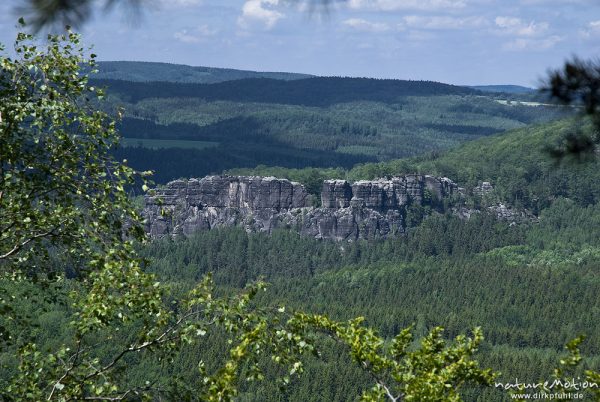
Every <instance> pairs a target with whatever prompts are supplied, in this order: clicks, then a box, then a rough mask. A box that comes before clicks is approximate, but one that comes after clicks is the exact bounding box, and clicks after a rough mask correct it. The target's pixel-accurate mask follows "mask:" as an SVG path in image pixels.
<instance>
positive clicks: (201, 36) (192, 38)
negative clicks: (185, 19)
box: [173, 24, 218, 43]
mask: <svg viewBox="0 0 600 402" xmlns="http://www.w3.org/2000/svg"><path fill="white" fill-rule="evenodd" d="M217 32H218V30H216V29H213V28H211V27H209V26H208V25H206V24H205V25H200V26H198V27H196V28H193V29H182V30H181V31H178V32H175V34H173V37H174V38H175V39H177V40H178V41H180V42H184V43H198V42H203V41H205V40H206V39H207V38H208V37H211V36H214V35H216V34H217Z"/></svg>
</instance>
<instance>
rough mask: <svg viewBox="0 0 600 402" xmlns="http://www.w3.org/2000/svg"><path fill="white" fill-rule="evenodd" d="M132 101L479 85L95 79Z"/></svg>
mask: <svg viewBox="0 0 600 402" xmlns="http://www.w3.org/2000/svg"><path fill="white" fill-rule="evenodd" d="M94 83H95V84H96V85H98V86H103V87H108V88H109V90H110V91H111V92H112V93H119V94H120V95H121V96H123V98H124V99H126V100H128V101H130V102H139V101H140V100H142V99H147V98H202V99H204V100H206V101H234V102H260V103H277V104H284V105H302V106H317V107H325V106H330V105H334V104H337V103H345V102H355V101H371V102H382V103H388V104H390V103H397V102H398V101H399V100H400V99H401V97H405V96H438V95H477V94H480V92H479V91H477V90H475V89H470V88H466V87H459V86H454V85H449V84H442V83H439V82H432V81H403V80H380V79H372V78H342V77H314V78H306V79H300V80H293V81H284V80H278V79H270V78H246V79H241V80H236V81H225V82H220V83H216V84H182V83H176V82H145V83H141V82H132V81H121V80H103V79H95V80H94Z"/></svg>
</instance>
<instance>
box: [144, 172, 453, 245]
mask: <svg viewBox="0 0 600 402" xmlns="http://www.w3.org/2000/svg"><path fill="white" fill-rule="evenodd" d="M456 188H457V187H456V185H455V184H454V183H453V182H452V181H451V180H449V179H446V178H437V177H433V176H423V175H407V176H402V177H394V178H392V179H386V180H375V181H358V182H355V183H352V184H350V183H349V182H347V181H345V180H326V181H325V182H323V189H322V192H321V206H320V207H314V206H312V205H311V201H310V196H309V194H308V192H307V191H306V189H305V188H304V186H303V185H301V184H299V183H295V182H291V181H289V180H285V179H277V178H274V177H246V176H208V177H205V178H203V179H200V180H198V179H190V180H176V181H172V182H170V183H168V184H167V185H166V186H165V187H163V188H160V189H156V190H155V191H154V194H153V195H149V196H146V207H145V209H144V215H145V217H146V222H147V230H148V232H149V234H150V235H151V236H152V237H160V236H165V235H189V234H191V233H193V232H195V231H197V230H208V229H212V228H217V227H225V226H243V227H244V228H245V229H246V230H248V231H253V232H258V231H264V232H271V231H272V230H273V229H275V228H280V227H286V228H292V229H295V230H297V231H299V232H300V233H302V234H304V235H307V236H312V237H315V238H321V239H334V240H347V241H351V240H356V239H370V238H377V237H389V236H396V235H399V234H402V233H404V231H405V230H406V225H405V217H406V210H407V208H408V206H410V205H413V204H417V205H423V204H426V203H429V204H435V203H436V200H440V199H442V198H443V197H446V196H448V195H449V194H451V193H452V192H454V191H455V190H456Z"/></svg>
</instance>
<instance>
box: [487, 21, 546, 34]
mask: <svg viewBox="0 0 600 402" xmlns="http://www.w3.org/2000/svg"><path fill="white" fill-rule="evenodd" d="M495 22H496V26H497V27H498V28H499V29H500V32H501V33H504V34H509V35H514V36H526V37H533V36H540V35H542V34H544V33H545V32H546V31H547V30H548V28H549V26H550V25H549V24H548V23H547V22H535V21H531V22H529V23H527V22H525V21H523V20H522V19H520V18H516V17H496V20H495Z"/></svg>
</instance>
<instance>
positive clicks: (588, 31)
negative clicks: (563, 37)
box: [579, 20, 600, 39]
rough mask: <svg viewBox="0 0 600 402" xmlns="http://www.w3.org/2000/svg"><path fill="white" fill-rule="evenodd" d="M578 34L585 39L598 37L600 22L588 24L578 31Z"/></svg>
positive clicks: (599, 35)
mask: <svg viewBox="0 0 600 402" xmlns="http://www.w3.org/2000/svg"><path fill="white" fill-rule="evenodd" d="M579 34H580V35H581V37H583V38H585V39H590V38H598V37H600V20H598V21H592V22H588V24H587V25H586V27H585V28H584V29H582V30H581V31H579Z"/></svg>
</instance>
